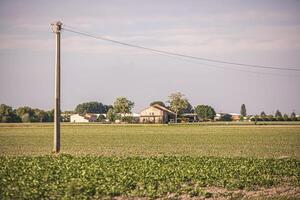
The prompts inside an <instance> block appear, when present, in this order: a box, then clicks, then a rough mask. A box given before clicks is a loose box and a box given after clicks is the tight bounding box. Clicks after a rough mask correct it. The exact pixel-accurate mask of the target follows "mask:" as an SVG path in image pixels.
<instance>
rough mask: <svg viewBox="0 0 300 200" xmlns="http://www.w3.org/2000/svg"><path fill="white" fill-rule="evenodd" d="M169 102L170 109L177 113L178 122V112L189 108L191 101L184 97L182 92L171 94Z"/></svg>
mask: <svg viewBox="0 0 300 200" xmlns="http://www.w3.org/2000/svg"><path fill="white" fill-rule="evenodd" d="M168 102H169V103H170V109H171V110H172V111H173V112H175V113H176V116H175V123H177V116H178V114H180V113H181V112H182V111H183V110H185V109H187V108H188V104H189V102H188V100H187V99H186V98H184V94H181V93H180V92H176V93H172V94H170V95H169V101H168Z"/></svg>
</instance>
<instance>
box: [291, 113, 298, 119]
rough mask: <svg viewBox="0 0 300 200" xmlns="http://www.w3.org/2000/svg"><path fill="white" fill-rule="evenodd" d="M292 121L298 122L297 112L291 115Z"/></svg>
mask: <svg viewBox="0 0 300 200" xmlns="http://www.w3.org/2000/svg"><path fill="white" fill-rule="evenodd" d="M291 120H292V121H296V120H297V118H296V113H295V112H292V113H291Z"/></svg>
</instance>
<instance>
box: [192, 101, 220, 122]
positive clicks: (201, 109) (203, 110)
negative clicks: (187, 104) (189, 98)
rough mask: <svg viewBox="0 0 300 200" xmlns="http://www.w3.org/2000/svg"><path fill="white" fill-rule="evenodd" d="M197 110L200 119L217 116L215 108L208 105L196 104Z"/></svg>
mask: <svg viewBox="0 0 300 200" xmlns="http://www.w3.org/2000/svg"><path fill="white" fill-rule="evenodd" d="M195 112H196V114H197V116H198V117H199V118H200V119H204V120H212V119H214V117H215V116H216V112H215V110H214V109H213V108H212V107H211V106H208V105H198V106H196V108H195Z"/></svg>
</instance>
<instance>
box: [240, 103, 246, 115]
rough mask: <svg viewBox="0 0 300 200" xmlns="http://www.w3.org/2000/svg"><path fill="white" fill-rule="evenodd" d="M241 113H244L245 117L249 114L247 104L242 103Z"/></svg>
mask: <svg viewBox="0 0 300 200" xmlns="http://www.w3.org/2000/svg"><path fill="white" fill-rule="evenodd" d="M241 115H242V116H243V117H246V116H247V111H246V106H245V104H242V106H241Z"/></svg>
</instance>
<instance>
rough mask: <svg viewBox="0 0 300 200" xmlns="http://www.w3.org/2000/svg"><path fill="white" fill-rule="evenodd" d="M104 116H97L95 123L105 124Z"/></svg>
mask: <svg viewBox="0 0 300 200" xmlns="http://www.w3.org/2000/svg"><path fill="white" fill-rule="evenodd" d="M105 119H106V118H105V116H104V115H99V117H98V118H97V122H105Z"/></svg>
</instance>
